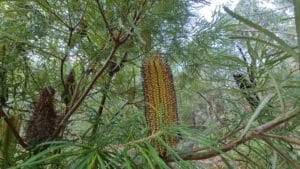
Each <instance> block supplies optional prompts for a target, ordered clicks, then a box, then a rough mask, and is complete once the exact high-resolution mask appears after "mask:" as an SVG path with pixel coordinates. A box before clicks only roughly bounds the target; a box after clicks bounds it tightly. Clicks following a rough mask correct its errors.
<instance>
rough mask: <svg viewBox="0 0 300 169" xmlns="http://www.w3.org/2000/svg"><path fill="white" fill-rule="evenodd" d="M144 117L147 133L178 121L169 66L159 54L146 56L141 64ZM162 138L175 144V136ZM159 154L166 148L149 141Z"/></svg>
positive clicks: (153, 132) (150, 133) (164, 151)
mask: <svg viewBox="0 0 300 169" xmlns="http://www.w3.org/2000/svg"><path fill="white" fill-rule="evenodd" d="M142 77H143V89H144V99H145V117H146V121H147V124H148V127H149V135H153V134H155V133H156V132H158V131H159V130H160V129H161V128H163V127H165V126H170V125H174V124H176V123H177V121H178V115H177V105H176V95H175V89H174V84H173V76H172V72H171V69H170V66H169V65H168V64H167V63H166V62H165V60H164V59H163V58H162V57H161V56H160V55H159V54H156V55H153V56H151V57H149V58H146V59H145V60H144V62H143V65H142ZM162 139H163V140H164V141H165V142H166V143H167V144H169V145H170V146H172V147H174V146H176V144H177V142H178V140H177V137H176V136H169V135H163V136H162ZM151 143H152V144H153V146H154V147H155V148H156V149H157V151H158V153H159V154H160V155H161V156H165V155H166V150H165V148H164V147H163V146H161V145H159V143H158V142H157V141H155V140H152V142H151Z"/></svg>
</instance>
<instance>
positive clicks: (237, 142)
mask: <svg viewBox="0 0 300 169" xmlns="http://www.w3.org/2000/svg"><path fill="white" fill-rule="evenodd" d="M299 114H300V110H299V109H295V110H292V111H290V112H288V113H286V114H285V115H283V116H281V117H279V118H276V119H274V120H272V121H269V122H267V123H265V124H263V125H261V126H258V127H257V128H256V129H254V130H250V131H248V132H247V133H246V134H245V135H244V137H242V138H239V139H237V140H234V141H230V142H229V143H227V144H225V145H223V146H222V147H220V148H219V149H218V150H209V151H207V152H204V153H200V154H190V155H183V156H180V157H181V159H182V160H203V159H208V158H211V157H214V156H218V155H220V154H221V153H224V152H227V151H230V150H232V149H234V148H235V147H237V146H238V145H240V144H243V143H245V142H246V141H249V140H251V139H253V138H256V137H257V135H259V134H261V133H263V132H267V131H269V130H271V129H272V128H274V127H276V126H278V125H280V124H282V123H284V122H286V121H288V120H290V119H292V118H294V117H296V116H297V115H299ZM166 161H168V162H172V161H174V159H173V158H172V157H168V158H167V159H166Z"/></svg>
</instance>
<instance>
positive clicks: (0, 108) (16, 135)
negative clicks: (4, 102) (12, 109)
mask: <svg viewBox="0 0 300 169" xmlns="http://www.w3.org/2000/svg"><path fill="white" fill-rule="evenodd" d="M0 117H3V119H4V121H5V122H6V123H7V125H8V127H9V128H10V129H11V131H12V132H13V134H14V136H15V137H16V139H17V140H18V142H19V144H20V145H21V146H22V147H23V148H25V149H26V148H27V147H28V145H27V144H26V143H25V142H24V140H23V138H22V137H21V136H20V135H19V132H18V131H17V129H16V128H15V126H14V124H13V123H12V122H11V120H10V118H9V117H8V116H7V115H6V114H5V112H4V111H3V109H2V107H1V106H0Z"/></svg>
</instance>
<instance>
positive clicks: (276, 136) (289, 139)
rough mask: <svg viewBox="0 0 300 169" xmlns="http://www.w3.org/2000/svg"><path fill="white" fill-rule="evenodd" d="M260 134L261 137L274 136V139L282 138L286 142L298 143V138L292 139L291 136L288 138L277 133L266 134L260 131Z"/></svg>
mask: <svg viewBox="0 0 300 169" xmlns="http://www.w3.org/2000/svg"><path fill="white" fill-rule="evenodd" d="M260 135H261V136H262V137H268V138H276V139H280V140H283V141H285V142H288V143H290V144H295V145H300V140H298V139H292V138H289V137H287V136H278V135H274V134H266V133H261V134H260Z"/></svg>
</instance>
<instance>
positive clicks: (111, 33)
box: [96, 0, 113, 37]
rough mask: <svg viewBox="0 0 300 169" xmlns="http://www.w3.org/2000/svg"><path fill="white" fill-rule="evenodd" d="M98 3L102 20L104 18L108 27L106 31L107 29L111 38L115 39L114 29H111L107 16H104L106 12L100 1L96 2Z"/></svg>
mask: <svg viewBox="0 0 300 169" xmlns="http://www.w3.org/2000/svg"><path fill="white" fill-rule="evenodd" d="M96 3H97V5H98V9H99V11H100V14H101V16H102V18H103V21H104V24H105V26H106V29H107V31H108V33H109V35H110V37H113V32H112V28H111V27H110V25H109V23H108V21H107V19H106V16H105V14H104V10H103V8H102V6H101V4H100V2H99V0H96Z"/></svg>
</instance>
